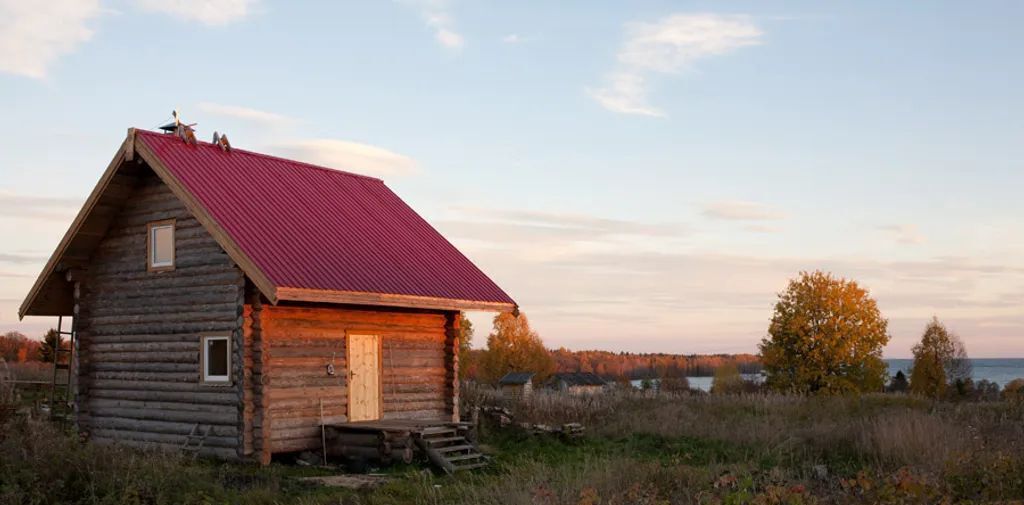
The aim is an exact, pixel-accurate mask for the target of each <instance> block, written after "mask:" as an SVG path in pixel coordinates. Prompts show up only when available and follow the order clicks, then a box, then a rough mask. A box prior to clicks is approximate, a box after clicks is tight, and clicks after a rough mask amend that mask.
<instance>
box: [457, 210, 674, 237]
mask: <svg viewBox="0 0 1024 505" xmlns="http://www.w3.org/2000/svg"><path fill="white" fill-rule="evenodd" d="M453 210H455V211H457V212H459V213H461V214H462V215H463V216H465V219H464V221H472V222H486V223H506V224H513V225H521V226H530V227H536V228H545V229H551V230H553V231H556V232H557V231H560V230H580V231H586V232H595V233H603V234H621V235H650V236H672V235H678V234H680V233H684V232H685V231H686V230H687V228H686V226H684V225H683V224H681V223H644V222H639V221H628V220H623V219H612V218H606V217H601V216H593V215H588V214H579V213H571V212H544V211H536V210H522V209H494V208H484V207H455V208H454V209H453Z"/></svg>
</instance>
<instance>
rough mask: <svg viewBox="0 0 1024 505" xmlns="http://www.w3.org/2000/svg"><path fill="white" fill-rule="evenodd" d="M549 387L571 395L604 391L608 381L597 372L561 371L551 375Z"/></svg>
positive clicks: (548, 382)
mask: <svg viewBox="0 0 1024 505" xmlns="http://www.w3.org/2000/svg"><path fill="white" fill-rule="evenodd" d="M547 385H548V387H549V388H551V389H554V390H556V391H561V392H563V393H569V394H573V395H588V394H600V393H604V392H605V390H606V389H608V387H609V386H608V383H607V382H606V381H605V380H604V379H602V378H601V377H599V376H598V375H597V374H593V373H590V372H562V373H556V374H554V375H552V376H551V378H550V379H548V381H547Z"/></svg>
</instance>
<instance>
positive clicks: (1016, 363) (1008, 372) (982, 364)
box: [885, 358, 1024, 387]
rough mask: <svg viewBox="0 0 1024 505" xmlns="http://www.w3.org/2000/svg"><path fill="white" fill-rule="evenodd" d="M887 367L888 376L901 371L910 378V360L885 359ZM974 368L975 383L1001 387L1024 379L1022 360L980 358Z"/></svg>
mask: <svg viewBox="0 0 1024 505" xmlns="http://www.w3.org/2000/svg"><path fill="white" fill-rule="evenodd" d="M885 361H886V363H887V364H888V365H889V376H890V377H892V376H894V375H896V372H897V371H901V370H902V371H903V373H904V374H906V375H907V377H908V378H909V377H910V368H911V367H912V366H913V365H914V360H912V359H887V360H885ZM971 365H973V366H974V373H973V375H972V378H973V379H974V381H975V382H978V381H980V380H983V379H987V380H989V381H991V382H995V383H996V384H999V387H1003V386H1005V385H1006V383H1007V382H1010V381H1012V380H1013V379H1017V378H1024V358H980V359H972V360H971Z"/></svg>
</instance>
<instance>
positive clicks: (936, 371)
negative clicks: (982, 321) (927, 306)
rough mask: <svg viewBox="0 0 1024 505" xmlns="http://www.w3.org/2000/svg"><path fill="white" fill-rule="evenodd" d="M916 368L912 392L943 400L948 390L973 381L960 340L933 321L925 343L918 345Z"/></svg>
mask: <svg viewBox="0 0 1024 505" xmlns="http://www.w3.org/2000/svg"><path fill="white" fill-rule="evenodd" d="M912 351H913V353H914V368H913V369H912V370H911V371H910V391H911V392H912V393H914V394H917V395H921V396H927V397H931V398H940V397H942V396H943V394H945V392H946V387H947V386H949V385H953V386H956V385H957V381H960V383H961V384H962V383H963V382H965V381H967V380H969V379H970V378H971V362H970V359H969V358H968V357H967V348H966V347H965V346H964V343H963V341H962V340H960V337H959V336H957V335H956V334H955V333H953V332H951V331H949V330H948V329H946V326H945V325H943V324H942V323H941V322H939V318H937V317H933V318H932V320H931V322H929V323H928V326H926V327H925V330H924V334H922V335H921V341H920V342H918V343H917V344H915V345H914V347H913V349H912Z"/></svg>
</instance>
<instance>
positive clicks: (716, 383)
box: [711, 363, 745, 395]
mask: <svg viewBox="0 0 1024 505" xmlns="http://www.w3.org/2000/svg"><path fill="white" fill-rule="evenodd" d="M744 390H745V385H744V383H743V377H742V376H741V375H740V370H739V368H738V367H736V364H735V363H726V364H724V365H722V366H720V367H718V369H717V370H715V377H714V380H713V381H712V382H711V394H716V395H729V394H739V393H742V392H744Z"/></svg>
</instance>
